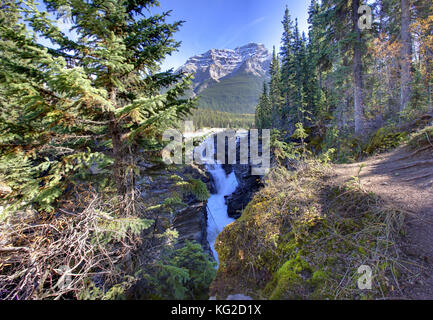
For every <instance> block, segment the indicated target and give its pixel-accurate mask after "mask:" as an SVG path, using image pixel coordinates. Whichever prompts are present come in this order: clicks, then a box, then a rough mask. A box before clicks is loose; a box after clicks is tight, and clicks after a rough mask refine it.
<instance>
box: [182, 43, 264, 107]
mask: <svg viewBox="0 0 433 320" xmlns="http://www.w3.org/2000/svg"><path fill="white" fill-rule="evenodd" d="M271 59H272V56H271V54H270V53H269V51H268V50H267V49H266V48H265V46H264V45H263V44H257V43H249V44H247V45H244V46H240V47H237V48H235V49H211V50H208V51H207V52H205V53H203V54H199V55H195V56H193V57H191V58H189V59H188V60H187V61H186V63H185V64H184V65H182V66H181V67H180V68H179V69H178V70H177V71H176V72H184V73H186V74H193V75H194V79H193V87H192V96H197V95H198V96H200V97H201V99H200V101H199V108H202V109H212V110H216V111H225V112H232V113H254V112H255V107H256V104H257V102H258V96H259V94H260V91H261V88H262V84H263V82H264V81H267V80H268V79H269V65H270V63H271Z"/></svg>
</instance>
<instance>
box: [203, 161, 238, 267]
mask: <svg viewBox="0 0 433 320" xmlns="http://www.w3.org/2000/svg"><path fill="white" fill-rule="evenodd" d="M207 169H208V171H209V173H210V174H211V175H212V177H213V179H214V181H215V188H216V190H217V193H216V194H212V195H211V196H210V198H209V200H208V203H207V206H208V208H207V240H208V242H209V245H210V247H211V249H212V253H213V255H214V258H215V260H216V261H217V263H219V260H218V253H217V252H216V250H215V241H216V238H217V236H218V234H219V233H220V232H221V231H222V230H223V229H224V228H225V226H227V225H228V224H230V223H232V222H233V221H235V219H232V218H230V217H229V216H228V214H227V204H226V200H225V198H224V197H225V196H228V195H231V194H232V193H233V192H235V191H236V188H237V186H238V181H237V180H236V175H235V173H234V172H232V173H230V174H229V175H226V173H225V171H224V169H223V168H222V166H221V165H220V164H209V165H207Z"/></svg>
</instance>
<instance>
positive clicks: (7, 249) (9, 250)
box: [0, 247, 30, 253]
mask: <svg viewBox="0 0 433 320" xmlns="http://www.w3.org/2000/svg"><path fill="white" fill-rule="evenodd" d="M16 251H30V249H29V248H26V247H10V248H0V253H2V252H3V253H4V252H16Z"/></svg>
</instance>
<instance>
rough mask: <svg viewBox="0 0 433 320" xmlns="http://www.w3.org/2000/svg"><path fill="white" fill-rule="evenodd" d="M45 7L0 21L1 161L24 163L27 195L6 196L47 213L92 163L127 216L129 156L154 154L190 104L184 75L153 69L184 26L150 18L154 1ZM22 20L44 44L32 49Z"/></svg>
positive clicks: (131, 178)
mask: <svg viewBox="0 0 433 320" xmlns="http://www.w3.org/2000/svg"><path fill="white" fill-rule="evenodd" d="M44 3H45V5H46V7H47V9H48V12H40V11H38V9H37V7H36V5H35V4H34V3H33V1H25V2H22V1H19V2H17V8H15V9H14V10H15V12H18V13H19V16H20V18H19V21H16V22H12V23H9V24H8V23H4V21H5V17H2V19H3V21H2V23H1V31H0V32H1V35H0V51H1V52H2V56H1V71H0V77H1V81H0V87H1V88H0V90H1V92H2V94H4V96H7V97H8V98H7V99H2V100H1V104H2V106H1V107H2V110H3V116H2V117H1V123H0V126H1V127H2V128H3V129H4V133H5V134H3V135H2V141H1V143H2V148H1V157H2V159H3V160H6V159H9V160H10V159H14V158H17V159H18V158H20V159H22V161H23V163H24V164H25V165H24V164H23V166H22V168H21V169H22V170H24V169H25V168H29V167H31V168H32V170H33V172H32V176H33V177H34V179H33V180H32V181H33V182H32V185H31V187H30V189H32V188H33V189H35V190H34V191H33V192H32V193H31V194H29V190H28V189H29V186H26V185H22V186H21V187H17V189H16V190H15V192H14V194H13V195H12V196H14V197H15V198H16V196H18V195H19V196H20V197H21V199H25V200H26V201H27V202H28V203H35V202H36V203H38V204H44V205H45V207H47V208H48V209H49V208H50V203H52V202H53V201H54V200H55V199H56V198H57V197H58V196H59V195H60V194H61V193H62V192H63V191H64V189H65V188H66V186H67V183H68V181H69V180H70V179H71V178H72V177H73V176H74V175H76V174H78V173H82V172H83V170H84V171H85V169H88V168H89V167H90V166H91V165H92V164H93V165H94V164H96V165H99V166H101V167H104V166H105V167H106V168H109V169H111V172H112V177H113V182H114V184H115V187H116V190H117V194H118V196H119V211H120V213H121V214H127V213H131V212H132V211H133V210H134V205H133V203H134V188H135V177H136V176H137V173H138V168H137V153H138V152H140V151H144V152H145V151H146V150H149V151H155V150H158V149H159V148H160V147H161V142H160V141H159V140H158V136H159V134H160V133H161V132H162V131H163V130H164V129H165V128H167V127H168V126H171V125H173V123H175V122H176V121H177V120H178V119H179V118H180V117H183V116H185V115H187V114H188V113H189V111H190V110H191V109H192V108H193V107H194V100H192V99H184V98H181V97H182V96H183V95H184V93H185V91H186V90H187V89H188V87H189V85H190V79H189V78H185V77H184V75H182V74H174V73H173V72H172V70H170V71H167V72H160V71H159V65H160V62H161V61H162V60H163V59H164V57H165V56H166V55H168V54H171V53H172V52H173V51H175V50H176V49H177V48H178V47H179V43H178V42H176V41H175V40H174V39H173V35H174V33H175V32H176V31H178V29H179V27H180V26H181V25H182V22H181V21H179V22H174V23H167V22H166V19H167V17H168V16H169V12H165V13H162V14H156V15H152V14H151V13H150V11H149V9H150V8H152V7H154V6H157V5H159V3H158V1H155V0H104V1H85V0H47V1H44ZM49 13H50V14H51V16H54V17H55V18H56V19H59V20H61V19H67V20H68V21H70V22H71V24H72V28H71V30H70V31H73V32H75V33H76V35H77V36H76V37H71V36H69V35H68V34H65V33H63V32H62V31H61V30H60V29H59V28H58V26H57V25H56V23H55V22H54V21H53V20H52V19H51V18H50V15H49ZM26 24H28V25H29V26H30V27H31V29H32V30H33V31H34V32H35V34H37V35H38V36H39V37H41V38H45V39H46V40H49V41H50V42H51V43H52V45H51V46H50V47H45V46H43V45H41V44H40V43H38V42H37V41H36V36H35V35H34V34H32V33H30V32H29V31H27V28H26ZM11 114H13V115H12V116H11ZM36 163H37V164H38V165H37V166H34V165H35V164H36ZM17 172H18V171H17Z"/></svg>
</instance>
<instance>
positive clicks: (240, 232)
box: [212, 161, 404, 299]
mask: <svg viewBox="0 0 433 320" xmlns="http://www.w3.org/2000/svg"><path fill="white" fill-rule="evenodd" d="M330 176H332V172H330V170H329V168H327V167H325V166H323V165H321V164H320V163H318V162H315V161H314V162H309V163H303V164H300V165H299V166H298V168H297V170H296V171H294V172H289V171H287V170H286V169H283V168H275V169H273V171H272V172H271V173H270V175H269V176H268V179H267V182H266V187H265V188H264V189H262V190H261V191H260V192H258V193H257V194H256V196H255V197H254V199H253V200H252V201H251V203H250V204H249V206H248V207H247V208H246V209H245V211H244V213H243V215H242V217H241V218H240V219H239V220H238V221H237V222H236V223H234V224H232V225H230V226H228V227H227V228H226V230H225V231H224V232H223V233H222V234H221V235H220V237H219V238H218V244H217V250H218V253H219V255H220V260H221V266H220V269H219V271H218V275H217V279H216V280H215V282H214V285H213V289H212V290H213V294H216V295H218V296H220V297H224V296H225V295H227V294H231V293H235V292H238V293H239V292H242V293H246V294H250V295H252V296H254V297H256V298H265V299H268V298H271V299H364V298H367V299H374V298H387V297H390V296H391V295H393V292H395V291H396V290H399V280H398V278H399V276H400V272H401V271H400V270H401V269H402V268H403V265H402V263H401V261H400V258H399V252H398V249H397V246H396V245H395V240H396V238H397V237H398V234H399V232H400V230H401V227H402V223H403V218H404V217H403V215H402V213H401V212H399V211H398V210H395V209H394V208H390V207H388V206H387V205H386V204H385V202H384V201H382V200H381V199H380V198H378V197H377V196H375V195H373V194H371V193H368V192H366V191H364V190H363V189H362V187H361V186H360V184H359V183H358V182H357V177H354V178H353V179H352V181H351V182H350V183H348V184H346V185H343V186H342V185H340V186H339V185H334V184H333V182H331V180H330V179H329V178H330ZM361 265H368V266H369V267H370V268H371V269H372V271H373V288H372V290H366V291H363V290H360V289H359V288H358V286H357V280H358V278H359V277H360V276H361V275H360V274H358V272H357V271H358V268H359V267H360V266H361ZM236 278H237V279H238V280H236Z"/></svg>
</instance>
